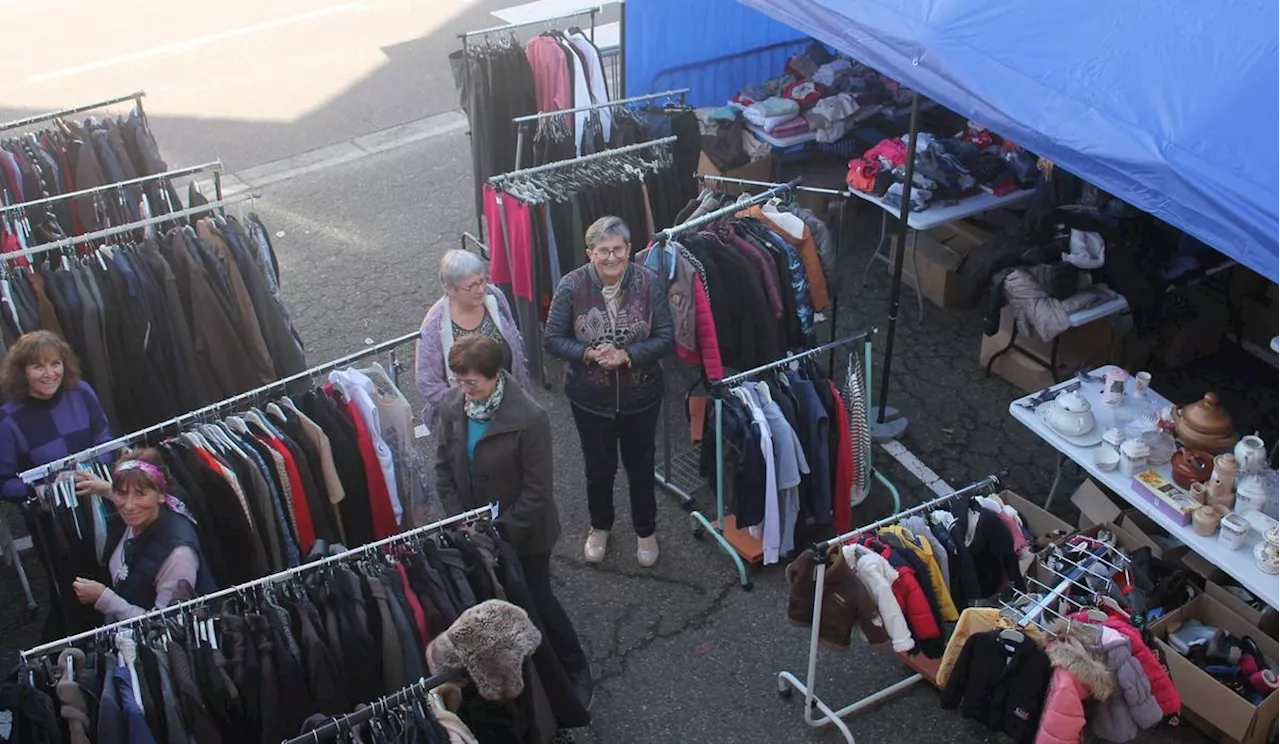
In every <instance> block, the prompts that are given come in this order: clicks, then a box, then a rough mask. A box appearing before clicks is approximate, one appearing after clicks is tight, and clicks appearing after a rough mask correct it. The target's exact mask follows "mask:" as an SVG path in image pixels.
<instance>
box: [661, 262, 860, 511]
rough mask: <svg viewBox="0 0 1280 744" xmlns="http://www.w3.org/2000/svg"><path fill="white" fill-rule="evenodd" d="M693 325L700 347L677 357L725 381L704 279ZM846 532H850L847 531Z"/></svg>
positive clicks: (697, 288) (696, 286) (696, 282)
mask: <svg viewBox="0 0 1280 744" xmlns="http://www.w3.org/2000/svg"><path fill="white" fill-rule="evenodd" d="M693 324H694V331H695V333H696V335H695V338H696V339H697V343H698V347H697V348H696V349H686V348H684V347H683V346H681V345H680V344H676V355H677V356H679V357H680V358H681V359H682V360H684V361H685V362H687V363H689V364H701V365H702V369H703V371H704V372H706V375H707V379H708V380H711V381H712V382H714V381H716V380H722V379H724V363H723V362H722V361H721V360H720V341H719V340H718V339H717V338H716V320H715V318H714V317H713V316H712V315H711V301H710V300H708V299H707V289H706V287H704V286H702V277H700V276H696V275H695V276H694V277H693ZM846 531H848V530H847V529H846Z"/></svg>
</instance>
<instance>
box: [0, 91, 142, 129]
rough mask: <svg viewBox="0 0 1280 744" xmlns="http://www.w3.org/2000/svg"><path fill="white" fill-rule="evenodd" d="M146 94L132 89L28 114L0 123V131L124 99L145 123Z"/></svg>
mask: <svg viewBox="0 0 1280 744" xmlns="http://www.w3.org/2000/svg"><path fill="white" fill-rule="evenodd" d="M146 95H147V94H146V93H145V92H144V91H140V90H139V91H134V92H133V93H130V94H128V95H125V96H116V97H115V98H107V99H104V100H101V101H93V102H92V103H84V104H80V105H79V106H72V107H71V108H65V109H59V110H58V111H50V112H49V113H47V114H37V115H35V116H28V117H27V118H25V119H14V120H13V121H9V122H5V123H3V124H0V132H4V131H7V130H10V129H22V128H23V127H29V126H31V125H33V124H40V123H42V122H46V121H53V120H54V119H63V118H66V117H68V116H75V115H76V114H82V113H84V112H85V111H92V110H94V109H100V108H106V107H108V106H114V105H116V104H117V103H124V102H125V101H133V105H134V107H135V108H136V109H138V115H139V116H140V117H142V122H143V123H144V124H145V123H146V121H147V112H146V111H144V110H143V108H142V99H143V97H144V96H146Z"/></svg>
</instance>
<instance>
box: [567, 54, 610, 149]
mask: <svg viewBox="0 0 1280 744" xmlns="http://www.w3.org/2000/svg"><path fill="white" fill-rule="evenodd" d="M567 36H568V37H569V41H570V42H572V43H573V45H574V47H576V48H577V49H578V51H580V52H582V56H583V57H584V58H586V60H587V85H589V86H590V88H591V103H592V104H601V103H606V102H608V100H609V88H608V86H606V85H605V82H604V65H603V64H602V63H601V61H600V50H599V49H596V47H595V44H592V43H591V40H590V39H588V38H587V37H586V36H584V35H583V34H582V32H581V31H576V32H574V33H571V34H567ZM600 128H601V129H603V130H604V141H605V142H608V141H609V140H610V139H611V138H612V137H613V112H611V111H609V109H607V108H602V109H600Z"/></svg>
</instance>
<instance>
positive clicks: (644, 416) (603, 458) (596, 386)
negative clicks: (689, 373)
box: [546, 217, 675, 568]
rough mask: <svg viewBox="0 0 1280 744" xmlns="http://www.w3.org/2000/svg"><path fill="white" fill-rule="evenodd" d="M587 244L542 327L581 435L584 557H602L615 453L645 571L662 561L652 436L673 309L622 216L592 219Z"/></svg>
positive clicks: (672, 332) (672, 334) (671, 343)
mask: <svg viewBox="0 0 1280 744" xmlns="http://www.w3.org/2000/svg"><path fill="white" fill-rule="evenodd" d="M586 242H587V260H588V261H589V263H587V264H586V265H585V266H582V267H580V268H577V269H574V270H573V271H571V272H569V273H568V274H566V275H565V277H564V278H563V279H561V280H560V284H559V286H557V287H556V292H555V296H554V297H553V298H552V300H551V310H550V314H549V315H548V317H547V330H546V349H547V352H548V353H550V354H552V355H554V356H557V357H560V358H561V359H564V360H566V361H567V362H568V363H569V371H568V375H567V377H566V379H565V384H564V388H565V394H566V395H567V396H568V398H569V402H570V403H572V408H573V418H574V422H575V423H576V424H577V426H578V436H579V437H580V438H581V440H582V458H583V461H584V464H585V466H586V471H587V509H588V511H589V512H590V514H591V531H590V533H588V535H587V542H586V545H585V547H584V548H583V557H584V558H585V560H586V561H587V562H588V563H599V562H600V561H602V560H604V555H605V550H606V548H607V547H608V543H609V531H610V530H611V529H613V478H614V475H615V474H616V473H617V471H618V452H619V450H621V452H622V466H623V467H624V468H626V471H627V483H628V485H629V486H630V490H631V525H632V527H634V528H635V531H636V537H637V538H638V540H637V546H636V560H637V561H638V562H639V564H640V565H641V566H643V567H646V568H647V567H649V566H652V565H654V564H655V563H656V562H657V561H658V540H657V537H656V536H655V535H654V529H655V526H656V520H657V511H658V507H657V504H656V502H655V500H654V493H653V488H654V480H653V460H654V436H655V434H656V433H657V428H658V414H659V410H660V405H661V403H662V396H663V392H664V381H663V377H662V367H661V366H659V364H658V362H659V360H661V359H662V357H664V356H666V355H667V354H669V353H671V351H672V350H673V348H674V344H675V330H674V328H673V326H672V323H671V306H670V305H669V303H668V300H667V290H666V288H665V287H664V286H663V284H662V280H661V279H660V278H659V277H658V275H657V274H655V273H654V272H653V271H650V270H649V269H647V268H645V267H643V266H640V265H638V264H634V263H632V262H631V261H630V260H628V259H629V256H630V253H631V231H630V230H628V229H627V225H626V223H624V222H623V221H622V220H621V219H619V218H617V217H601V218H600V219H598V220H596V221H595V222H593V223H592V224H591V226H590V227H589V228H587V234H586Z"/></svg>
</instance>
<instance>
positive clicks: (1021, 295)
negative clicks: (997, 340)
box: [1004, 269, 1116, 343]
mask: <svg viewBox="0 0 1280 744" xmlns="http://www.w3.org/2000/svg"><path fill="white" fill-rule="evenodd" d="M1004 295H1005V298H1006V299H1007V300H1008V302H1009V306H1010V307H1012V308H1013V317H1014V323H1016V324H1017V328H1018V333H1020V334H1022V335H1023V336H1030V335H1032V334H1035V336H1037V337H1038V338H1039V339H1040V340H1041V341H1044V342H1045V343H1048V342H1050V341H1052V340H1053V339H1054V338H1056V337H1057V336H1058V335H1059V334H1061V333H1062V332H1063V331H1066V330H1067V329H1068V328H1070V327H1071V319H1070V318H1069V317H1068V316H1069V315H1070V314H1071V313H1074V312H1076V311H1077V310H1084V309H1085V308H1089V307H1093V306H1094V305H1101V304H1102V303H1104V302H1109V301H1111V300H1113V299H1115V297H1116V293H1115V292H1112V291H1111V290H1109V289H1107V288H1105V287H1100V286H1095V287H1088V288H1086V289H1082V290H1080V291H1079V292H1077V293H1075V294H1073V295H1071V296H1070V297H1068V298H1067V299H1065V300H1055V299H1053V298H1052V297H1050V296H1049V294H1048V293H1047V292H1045V290H1044V288H1043V287H1041V286H1040V283H1039V282H1037V281H1036V280H1035V277H1033V276H1031V274H1029V273H1027V272H1026V271H1023V270H1022V269H1014V270H1013V271H1010V272H1009V274H1008V275H1007V276H1006V277H1005V278H1004Z"/></svg>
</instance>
